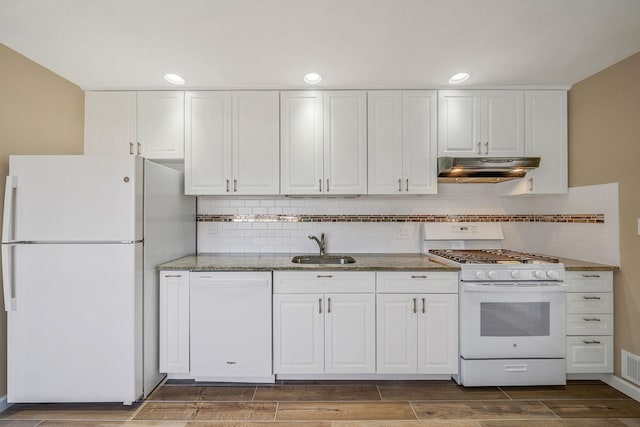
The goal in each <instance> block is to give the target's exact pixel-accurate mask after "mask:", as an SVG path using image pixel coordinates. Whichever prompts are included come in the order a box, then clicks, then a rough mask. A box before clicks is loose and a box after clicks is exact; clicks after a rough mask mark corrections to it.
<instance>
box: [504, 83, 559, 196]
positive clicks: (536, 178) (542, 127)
mask: <svg viewBox="0 0 640 427" xmlns="http://www.w3.org/2000/svg"><path fill="white" fill-rule="evenodd" d="M524 111H525V155H526V156H531V157H540V167H539V168H537V169H534V170H532V171H531V172H529V173H527V175H526V176H525V177H524V178H523V179H519V180H513V181H508V182H504V183H500V184H498V187H497V189H498V193H499V194H502V195H519V194H564V193H567V191H568V183H567V181H568V178H567V176H568V163H567V162H568V154H567V144H568V142H567V92H566V91H564V90H529V91H525V107H524Z"/></svg>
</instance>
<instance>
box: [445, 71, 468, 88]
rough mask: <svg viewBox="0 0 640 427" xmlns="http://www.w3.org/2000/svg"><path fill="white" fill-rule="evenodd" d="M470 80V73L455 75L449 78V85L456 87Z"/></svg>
mask: <svg viewBox="0 0 640 427" xmlns="http://www.w3.org/2000/svg"><path fill="white" fill-rule="evenodd" d="M470 78H471V73H455V74H454V75H453V76H451V77H449V83H450V84H452V85H458V84H460V83H464V82H466V81H467V80H469V79H470Z"/></svg>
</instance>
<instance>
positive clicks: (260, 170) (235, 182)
mask: <svg viewBox="0 0 640 427" xmlns="http://www.w3.org/2000/svg"><path fill="white" fill-rule="evenodd" d="M279 114H280V112H279V94H278V92H274V91H239V92H224V91H193V92H187V93H186V95H185V117H186V119H185V120H186V129H185V193H186V194H194V195H236V194H237V195H276V194H279V193H280V146H279V143H280V142H279V137H280V133H279V132H280V129H279Z"/></svg>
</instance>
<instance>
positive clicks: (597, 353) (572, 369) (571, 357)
mask: <svg viewBox="0 0 640 427" xmlns="http://www.w3.org/2000/svg"><path fill="white" fill-rule="evenodd" d="M612 372H613V337H612V336H606V337H603V336H586V335H585V336H580V337H567V373H568V374H581V373H612Z"/></svg>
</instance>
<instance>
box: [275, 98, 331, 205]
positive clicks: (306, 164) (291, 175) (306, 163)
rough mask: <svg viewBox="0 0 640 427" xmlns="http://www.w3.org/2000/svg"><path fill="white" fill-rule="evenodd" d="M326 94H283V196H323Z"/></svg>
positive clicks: (281, 108) (281, 119)
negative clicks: (323, 97) (323, 131)
mask: <svg viewBox="0 0 640 427" xmlns="http://www.w3.org/2000/svg"><path fill="white" fill-rule="evenodd" d="M322 114H323V110H322V92H315V91H293V92H281V93H280V130H281V133H280V165H281V176H280V177H281V190H282V194H320V193H322V192H323V189H324V185H323V136H322V121H323V119H322Z"/></svg>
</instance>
